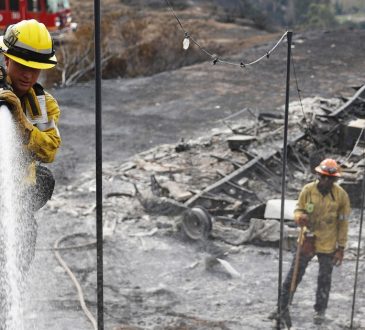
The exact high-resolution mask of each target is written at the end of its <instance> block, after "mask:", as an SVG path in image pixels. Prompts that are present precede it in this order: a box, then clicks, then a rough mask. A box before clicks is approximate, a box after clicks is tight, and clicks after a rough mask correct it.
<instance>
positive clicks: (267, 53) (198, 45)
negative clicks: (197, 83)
mask: <svg viewBox="0 0 365 330" xmlns="http://www.w3.org/2000/svg"><path fill="white" fill-rule="evenodd" d="M166 3H167V5H168V7H169V9H170V11H171V13H172V15H173V16H174V17H175V19H176V21H177V22H178V24H179V26H180V28H181V30H182V31H183V32H184V35H185V39H188V40H191V41H192V42H193V43H194V44H195V45H196V46H197V47H198V48H199V49H200V50H201V51H202V52H203V53H205V54H206V55H207V56H209V57H210V59H211V60H213V64H218V63H222V64H228V65H234V66H239V67H240V68H246V67H248V66H251V65H254V64H256V63H258V62H260V61H262V60H263V59H264V58H269V57H270V55H271V53H272V52H274V50H275V49H276V48H277V47H278V46H279V45H280V43H281V42H282V41H283V40H284V38H285V37H286V36H287V34H288V31H286V32H285V33H284V34H283V35H282V36H281V38H280V39H279V41H278V42H277V43H276V44H275V46H274V47H272V48H271V49H270V50H269V51H268V52H266V54H264V55H263V56H261V57H259V58H258V59H256V60H254V61H252V62H249V63H244V62H240V63H234V62H230V61H227V60H224V59H220V58H219V56H218V55H215V54H212V53H210V52H209V51H207V50H206V49H205V48H204V47H202V46H201V45H200V44H199V43H198V42H197V41H196V40H195V39H194V38H193V37H192V36H191V35H190V34H189V32H188V31H187V30H186V29H185V28H184V26H183V25H182V23H181V20H180V19H179V17H178V16H177V15H176V13H175V11H174V9H173V7H172V5H171V3H170V1H169V0H166Z"/></svg>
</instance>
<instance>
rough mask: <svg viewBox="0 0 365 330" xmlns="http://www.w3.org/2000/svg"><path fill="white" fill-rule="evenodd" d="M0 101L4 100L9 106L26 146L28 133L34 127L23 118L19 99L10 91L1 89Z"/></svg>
mask: <svg viewBox="0 0 365 330" xmlns="http://www.w3.org/2000/svg"><path fill="white" fill-rule="evenodd" d="M0 100H4V101H5V102H6V103H7V104H8V105H9V109H10V111H11V113H12V115H13V117H14V120H15V121H16V123H17V124H18V127H19V130H20V133H21V137H22V140H23V143H25V144H28V142H29V138H30V132H31V131H32V130H33V128H34V127H33V125H32V123H30V122H29V121H28V119H27V117H26V116H25V114H24V111H23V109H22V106H21V104H20V100H19V98H18V97H17V96H16V95H15V94H14V93H13V92H12V91H11V90H8V89H1V90H0Z"/></svg>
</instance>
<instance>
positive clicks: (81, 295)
mask: <svg viewBox="0 0 365 330" xmlns="http://www.w3.org/2000/svg"><path fill="white" fill-rule="evenodd" d="M82 234H84V233H74V234H71V235H67V236H62V237H61V238H59V239H58V240H57V241H56V242H55V243H54V246H53V249H50V250H53V251H54V254H55V256H56V259H57V260H58V262H59V263H60V265H61V266H62V267H63V269H64V270H65V271H66V273H67V274H68V275H69V276H70V278H71V280H72V282H73V283H74V285H75V287H76V290H77V293H78V297H79V301H80V305H81V308H82V310H83V311H84V313H85V315H86V316H87V318H88V319H89V321H90V322H91V323H92V325H93V328H94V330H97V329H98V326H97V321H96V319H95V317H94V316H93V314H92V313H91V312H90V310H89V309H88V308H87V306H86V303H85V299H84V293H83V291H82V288H81V286H80V284H79V282H78V281H77V279H76V277H75V275H74V274H73V272H72V271H71V269H70V268H69V267H68V266H67V264H66V262H65V261H64V260H63V259H62V257H61V255H60V253H59V251H60V250H71V249H80V248H83V247H89V246H92V245H95V244H96V240H95V241H93V242H89V243H86V244H81V245H73V246H68V247H59V244H60V243H61V242H62V241H64V240H66V239H68V238H70V237H75V236H80V235H82Z"/></svg>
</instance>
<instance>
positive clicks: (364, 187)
mask: <svg viewBox="0 0 365 330" xmlns="http://www.w3.org/2000/svg"><path fill="white" fill-rule="evenodd" d="M363 159H365V150H363ZM361 186H362V189H361V217H360V229H359V239H358V244H357V256H356V267H355V281H354V293H353V295H352V309H351V324H350V329H351V330H352V329H353V323H354V315H355V303H356V292H357V279H358V274H359V261H360V253H361V238H362V227H363V222H364V202H365V168H364V171H363V174H362V185H361Z"/></svg>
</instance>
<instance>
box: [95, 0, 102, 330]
mask: <svg viewBox="0 0 365 330" xmlns="http://www.w3.org/2000/svg"><path fill="white" fill-rule="evenodd" d="M94 20H95V22H94V25H95V151H96V155H95V156H96V240H97V243H96V263H97V265H96V268H97V270H96V271H97V275H96V277H97V280H96V281H97V305H98V307H97V311H98V330H103V329H104V296H103V189H102V185H103V181H102V177H103V166H102V165H103V158H102V121H101V113H102V106H101V42H100V26H101V20H100V0H94Z"/></svg>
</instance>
